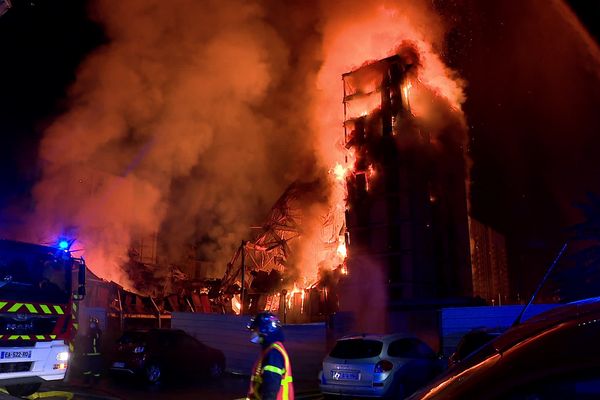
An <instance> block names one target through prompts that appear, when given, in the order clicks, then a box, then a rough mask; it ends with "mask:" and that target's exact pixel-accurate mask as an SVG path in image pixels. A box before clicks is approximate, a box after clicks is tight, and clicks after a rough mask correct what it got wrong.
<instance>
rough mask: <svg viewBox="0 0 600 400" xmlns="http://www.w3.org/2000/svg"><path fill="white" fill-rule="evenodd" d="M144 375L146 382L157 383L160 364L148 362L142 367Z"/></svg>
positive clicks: (160, 375)
mask: <svg viewBox="0 0 600 400" xmlns="http://www.w3.org/2000/svg"><path fill="white" fill-rule="evenodd" d="M144 376H145V378H146V381H147V382H148V383H153V384H154V383H158V382H159V381H160V378H161V377H162V369H161V368H160V365H159V364H158V363H156V362H151V363H148V365H147V366H146V368H144Z"/></svg>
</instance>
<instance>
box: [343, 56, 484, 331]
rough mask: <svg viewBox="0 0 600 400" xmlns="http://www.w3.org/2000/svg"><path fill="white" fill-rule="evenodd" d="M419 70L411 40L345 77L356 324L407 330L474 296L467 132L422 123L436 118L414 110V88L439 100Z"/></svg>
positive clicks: (349, 301)
mask: <svg viewBox="0 0 600 400" xmlns="http://www.w3.org/2000/svg"><path fill="white" fill-rule="evenodd" d="M418 67H419V60H418V53H417V52H416V51H413V50H412V49H411V48H410V46H408V47H405V49H404V50H403V51H402V52H401V53H400V54H399V55H394V56H391V57H388V58H385V59H382V60H380V61H376V62H372V63H369V64H367V65H364V66H362V67H361V68H358V69H356V70H354V71H352V72H348V73H346V74H344V75H343V76H342V79H343V84H344V100H343V103H344V134H345V147H346V149H347V164H348V168H349V172H348V173H346V175H345V178H346V184H347V211H346V229H347V251H348V258H347V260H346V262H347V267H348V272H349V278H348V281H347V283H346V285H345V288H344V291H345V293H347V294H348V295H347V296H343V297H342V298H341V299H340V307H341V308H342V309H343V310H348V311H353V314H354V315H355V318H357V319H358V320H357V321H356V324H355V327H356V328H357V329H367V330H373V329H374V328H375V329H378V330H390V329H391V330H393V329H401V328H407V327H410V326H411V323H412V322H411V321H412V320H413V319H414V318H412V317H411V316H410V313H411V312H412V311H414V310H422V309H423V308H427V309H431V310H433V308H434V307H435V306H437V305H440V304H444V303H445V304H448V303H449V302H452V303H456V300H457V299H461V298H467V297H470V296H471V295H472V281H471V267H470V261H469V229H468V218H467V215H468V210H467V209H468V202H467V191H466V181H467V164H466V156H465V148H464V143H463V142H464V137H465V135H464V130H461V128H459V125H460V124H459V123H457V124H454V125H453V124H452V123H450V124H447V125H445V127H444V128H443V129H437V130H436V129H431V127H430V125H428V124H427V123H424V121H427V120H431V118H436V117H435V116H432V115H431V113H429V114H428V115H420V112H421V110H416V111H417V112H415V110H413V109H412V105H411V101H412V100H413V93H412V91H413V90H417V91H418V93H416V94H415V100H417V101H419V102H420V103H421V104H422V103H423V102H429V103H431V104H432V103H434V102H436V101H438V100H439V99H436V96H435V93H431V92H429V93H425V92H426V90H427V89H426V88H425V87H422V86H420V85H419V81H418V76H417V70H418ZM424 99H426V100H424ZM442 108H443V107H442ZM433 109H434V107H430V108H429V112H430V111H431V110H433ZM438 111H439V110H438ZM455 128H456V129H455ZM457 131H458V133H457ZM350 293H352V294H350ZM398 313H401V314H402V313H404V316H405V317H400V316H399V314H398ZM407 315H408V316H407Z"/></svg>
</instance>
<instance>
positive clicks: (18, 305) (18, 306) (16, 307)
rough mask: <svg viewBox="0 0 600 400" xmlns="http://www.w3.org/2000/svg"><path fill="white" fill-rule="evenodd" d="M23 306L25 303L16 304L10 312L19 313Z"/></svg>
mask: <svg viewBox="0 0 600 400" xmlns="http://www.w3.org/2000/svg"><path fill="white" fill-rule="evenodd" d="M22 305H23V303H15V304H13V305H12V307H11V308H9V309H8V312H17V310H18V309H19V308H21V306H22Z"/></svg>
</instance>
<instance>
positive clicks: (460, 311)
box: [440, 304, 557, 356]
mask: <svg viewBox="0 0 600 400" xmlns="http://www.w3.org/2000/svg"><path fill="white" fill-rule="evenodd" d="M556 306H557V304H533V305H531V306H530V307H529V308H528V309H527V312H526V313H525V315H523V319H522V320H523V321H525V320H527V319H528V318H531V317H532V316H534V315H536V314H539V313H541V312H543V311H546V310H550V309H551V308H554V307H556ZM521 310H523V306H522V305H514V306H495V307H453V308H443V309H442V310H441V311H440V320H441V321H440V325H441V336H442V352H443V354H444V355H445V356H449V355H450V354H452V352H453V351H454V349H455V348H456V346H457V345H458V342H459V341H460V339H461V337H462V336H463V335H464V334H465V333H467V332H469V331H470V330H473V329H478V328H488V329H491V330H497V331H499V332H502V331H504V330H506V329H507V328H509V327H510V326H511V325H512V324H513V322H514V321H515V319H516V318H517V315H519V313H520V312H521Z"/></svg>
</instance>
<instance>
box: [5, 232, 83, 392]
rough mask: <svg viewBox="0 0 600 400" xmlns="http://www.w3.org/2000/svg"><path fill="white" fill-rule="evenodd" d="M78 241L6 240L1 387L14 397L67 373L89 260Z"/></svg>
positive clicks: (32, 390)
mask: <svg viewBox="0 0 600 400" xmlns="http://www.w3.org/2000/svg"><path fill="white" fill-rule="evenodd" d="M72 243H73V242H72V241H67V240H61V241H59V242H58V243H57V244H56V245H55V246H45V245H38V244H32V243H24V242H18V241H12V240H4V239H0V386H4V387H5V388H6V390H7V391H8V392H9V393H10V394H12V395H14V396H28V395H30V394H33V393H35V392H36V391H37V390H38V389H39V387H40V385H41V384H42V383H43V382H46V381H56V380H62V379H64V377H65V373H66V371H67V366H68V364H69V355H70V352H71V351H72V350H73V347H72V346H73V339H74V337H75V333H76V330H77V327H78V323H77V307H78V301H80V300H82V299H83V297H84V296H85V271H86V266H85V261H84V260H83V257H74V256H73V254H72V252H71V250H70V247H71V244H72Z"/></svg>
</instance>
